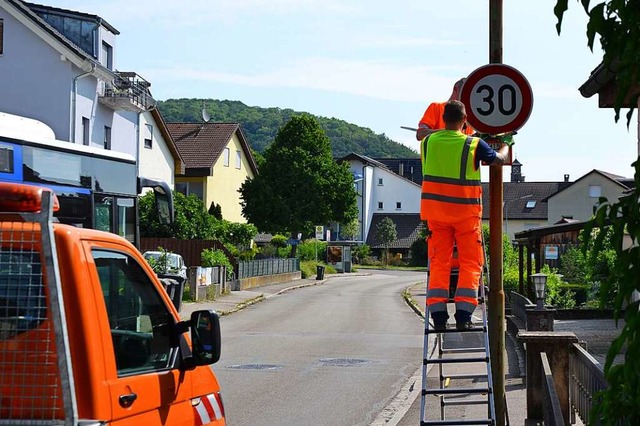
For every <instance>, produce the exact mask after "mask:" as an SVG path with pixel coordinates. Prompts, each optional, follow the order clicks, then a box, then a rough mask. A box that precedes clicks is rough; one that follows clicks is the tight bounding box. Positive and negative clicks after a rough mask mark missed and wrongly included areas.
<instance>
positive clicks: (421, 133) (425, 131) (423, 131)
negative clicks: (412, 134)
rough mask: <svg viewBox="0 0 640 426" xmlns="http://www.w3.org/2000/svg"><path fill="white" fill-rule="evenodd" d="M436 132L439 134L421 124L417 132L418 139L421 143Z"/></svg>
mask: <svg viewBox="0 0 640 426" xmlns="http://www.w3.org/2000/svg"><path fill="white" fill-rule="evenodd" d="M434 132H437V130H434V129H432V128H430V127H429V126H427V125H426V124H422V123H420V127H419V128H418V130H417V131H416V139H417V140H419V141H421V140H422V139H424V138H426V137H427V136H429V135H430V134H431V133H434Z"/></svg>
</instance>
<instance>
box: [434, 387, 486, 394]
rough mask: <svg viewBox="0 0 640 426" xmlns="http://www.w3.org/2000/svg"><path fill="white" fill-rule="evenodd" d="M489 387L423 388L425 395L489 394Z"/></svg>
mask: <svg viewBox="0 0 640 426" xmlns="http://www.w3.org/2000/svg"><path fill="white" fill-rule="evenodd" d="M489 392H490V389H489V388H446V389H423V390H422V394H423V395H459V394H478V393H482V394H488V393H489Z"/></svg>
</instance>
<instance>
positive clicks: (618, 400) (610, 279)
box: [554, 0, 640, 425]
mask: <svg viewBox="0 0 640 426" xmlns="http://www.w3.org/2000/svg"><path fill="white" fill-rule="evenodd" d="M581 3H582V6H583V8H584V11H585V12H586V13H587V14H588V15H589V21H588V23H587V44H588V46H589V48H590V49H592V50H593V43H594V41H595V39H596V36H598V38H599V41H600V45H601V47H602V50H603V51H604V56H603V65H604V67H605V68H606V69H615V70H616V72H615V74H616V85H617V89H618V92H617V96H616V101H615V120H616V121H618V119H619V117H620V109H621V106H622V105H623V100H624V98H625V97H626V96H627V93H628V92H629V89H630V88H631V87H632V85H634V84H637V83H638V81H639V79H640V76H639V75H638V52H639V51H640V14H639V13H638V10H640V5H639V4H638V1H637V0H605V1H598V2H597V3H596V5H595V6H593V7H590V6H591V1H590V0H581ZM567 8H568V0H557V2H556V6H555V9H554V11H555V14H556V16H557V17H558V24H557V28H558V33H560V30H561V27H562V18H563V16H564V13H565V11H566V10H567ZM637 100H638V96H637V95H635V96H633V98H632V99H631V102H630V104H631V105H637ZM633 109H634V108H633V107H631V108H630V109H629V112H628V113H627V126H628V125H629V123H630V122H631V117H632V114H633ZM633 167H634V168H635V174H634V179H635V188H634V190H633V191H632V192H631V193H629V194H626V196H625V197H622V198H620V199H619V200H618V201H617V202H616V203H614V204H609V203H608V202H607V200H606V199H604V198H602V199H601V200H600V201H601V205H600V207H599V208H598V210H597V212H596V216H595V218H594V219H593V220H592V221H590V224H589V226H588V227H587V232H585V233H584V235H585V237H586V243H587V244H588V243H589V241H590V240H591V241H593V242H594V249H595V252H596V253H597V252H598V251H600V250H601V249H602V250H604V249H606V248H607V244H606V242H605V237H606V235H607V233H606V232H600V233H599V234H597V235H596V236H595V240H593V235H592V233H591V232H589V231H590V229H592V228H595V227H600V228H602V227H604V226H606V225H609V224H610V225H611V228H612V234H611V242H612V247H613V249H614V250H615V252H616V257H615V260H614V261H613V269H612V270H611V271H610V274H609V275H608V276H606V277H604V281H603V282H602V284H601V288H600V294H601V297H600V302H601V303H605V302H606V301H607V299H608V295H610V294H615V299H614V302H613V311H614V316H615V319H616V321H617V320H619V319H620V318H621V317H622V316H624V319H625V322H624V326H623V328H622V331H621V332H620V335H619V336H618V337H617V338H616V339H615V340H614V341H613V343H612V344H611V347H610V348H609V351H608V352H607V360H606V362H605V366H604V373H605V376H606V378H607V382H608V383H609V387H608V388H607V389H606V390H604V391H603V392H602V393H601V394H600V397H599V398H597V399H596V404H595V406H594V412H593V414H594V415H593V416H592V417H593V418H594V424H595V423H596V422H597V421H599V422H601V424H603V425H617V424H628V425H636V424H640V404H638V401H640V374H638V371H640V357H639V356H638V354H640V334H639V333H638V330H639V329H640V312H639V310H638V307H639V306H638V302H637V301H636V302H631V301H632V300H633V299H632V295H633V293H634V292H635V291H638V290H640V247H639V246H638V244H639V240H640V209H639V208H638V202H639V201H640V162H639V161H635V162H634V163H633ZM627 238H629V240H630V244H623V243H624V242H625V241H626V240H627ZM587 244H585V246H584V247H585V249H586V247H587ZM623 347H626V354H625V357H624V362H623V363H621V364H618V365H613V360H614V359H615V357H616V355H618V354H619V353H620V351H621V349H622V348H623Z"/></svg>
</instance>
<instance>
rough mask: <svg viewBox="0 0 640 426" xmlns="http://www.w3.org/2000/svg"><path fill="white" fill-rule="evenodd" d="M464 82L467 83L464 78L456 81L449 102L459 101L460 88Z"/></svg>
mask: <svg viewBox="0 0 640 426" xmlns="http://www.w3.org/2000/svg"><path fill="white" fill-rule="evenodd" d="M465 81H467V79H466V78H461V79H460V80H458V81H456V84H454V85H453V91H452V92H451V97H450V98H449V100H450V101H459V100H460V92H462V86H463V85H464V82H465Z"/></svg>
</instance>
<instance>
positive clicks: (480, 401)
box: [440, 398, 489, 407]
mask: <svg viewBox="0 0 640 426" xmlns="http://www.w3.org/2000/svg"><path fill="white" fill-rule="evenodd" d="M440 403H441V404H442V405H444V406H447V407H449V406H455V405H485V404H487V403H489V398H486V399H479V398H467V399H465V398H458V399H451V398H449V399H447V398H442V400H441V401H440Z"/></svg>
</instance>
